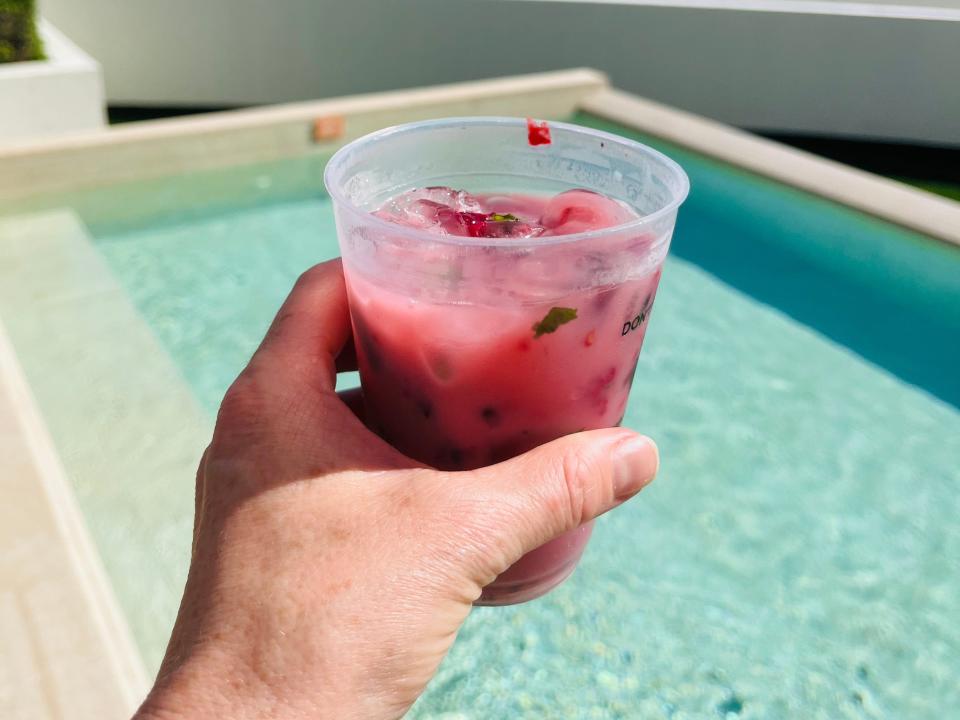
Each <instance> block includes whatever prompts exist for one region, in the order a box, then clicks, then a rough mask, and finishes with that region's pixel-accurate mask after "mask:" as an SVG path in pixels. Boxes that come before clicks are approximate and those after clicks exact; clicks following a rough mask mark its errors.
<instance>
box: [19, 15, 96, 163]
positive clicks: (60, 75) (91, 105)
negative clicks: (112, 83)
mask: <svg viewBox="0 0 960 720" xmlns="http://www.w3.org/2000/svg"><path fill="white" fill-rule="evenodd" d="M40 35H41V37H42V38H43V46H44V51H45V52H46V55H47V59H46V60H37V61H33V62H14V63H3V64H0V144H7V143H10V142H13V141H19V140H24V139H34V138H38V137H44V136H50V135H58V134H61V133H67V132H75V131H78V130H94V129H97V128H102V127H103V126H104V125H105V114H104V95H103V74H102V72H101V70H100V64H99V63H98V62H97V61H96V60H94V59H93V58H92V57H90V56H89V55H87V54H86V53H85V52H84V51H83V50H81V49H80V48H78V47H77V46H76V45H74V44H73V43H72V42H70V40H68V39H67V37H66V36H65V35H63V34H62V33H61V32H59V31H58V30H57V29H56V28H55V27H53V25H51V24H50V23H48V22H46V21H43V20H41V22H40Z"/></svg>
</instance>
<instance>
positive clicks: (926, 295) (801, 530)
mask: <svg viewBox="0 0 960 720" xmlns="http://www.w3.org/2000/svg"><path fill="white" fill-rule="evenodd" d="M583 119H584V118H581V120H583ZM590 122H591V123H595V122H596V121H594V120H592V119H590ZM597 124H600V123H597ZM674 154H675V156H677V157H678V159H679V160H680V161H681V162H682V163H683V164H684V166H685V167H686V169H687V171H688V173H689V174H690V176H691V179H692V181H693V192H692V194H691V198H690V201H689V203H688V205H686V206H685V207H684V208H683V211H682V213H681V221H680V224H679V225H678V230H677V235H676V238H675V249H676V252H675V254H674V256H673V257H672V258H671V259H670V260H669V261H668V264H667V268H666V270H665V272H664V276H663V282H662V286H661V291H660V294H659V295H658V299H657V304H656V310H655V312H654V314H653V318H652V321H651V326H650V331H649V335H648V339H647V342H646V344H645V348H644V352H643V355H642V356H641V360H640V364H639V366H638V370H637V381H636V383H635V385H634V389H633V392H632V396H631V402H630V407H629V411H628V413H627V416H626V420H625V422H626V423H627V424H629V425H631V426H632V427H635V428H638V429H642V430H643V431H645V432H647V433H649V434H650V435H652V436H653V437H655V438H656V439H657V440H658V441H659V443H660V446H661V452H662V457H663V466H662V472H661V475H660V477H659V478H658V480H657V481H656V483H655V484H654V485H653V486H651V487H650V488H648V489H647V490H646V491H644V493H643V494H642V496H641V497H640V498H638V499H637V500H636V501H634V502H632V503H630V504H628V505H627V506H625V507H622V508H620V509H618V510H617V511H616V512H614V513H611V514H610V515H609V516H607V517H605V518H603V519H602V520H601V521H600V522H599V523H598V527H597V530H596V532H595V533H594V538H593V540H592V542H591V545H590V547H589V549H588V551H587V554H586V556H585V557H584V560H583V562H582V563H581V566H580V568H579V569H578V570H577V572H576V573H575V575H574V576H573V577H572V578H571V580H570V581H569V582H567V583H566V584H565V585H563V586H562V587H560V588H559V589H558V590H556V591H555V592H553V593H551V594H550V595H548V596H547V597H545V598H542V599H540V600H538V601H535V602H533V603H529V604H527V605H523V606H518V607H514V608H505V609H493V608H484V609H478V610H476V611H474V613H473V614H472V615H471V617H470V619H469V621H468V622H467V624H466V626H465V628H464V630H463V632H462V633H461V635H460V638H459V639H458V641H457V643H456V645H455V647H454V649H453V651H452V652H451V654H450V656H449V657H448V659H447V660H446V661H445V663H444V664H443V666H442V667H441V669H440V672H439V674H438V676H437V678H436V680H435V681H434V683H433V684H432V685H431V687H430V689H429V691H428V692H427V694H426V695H425V696H424V697H423V698H422V699H421V701H420V702H419V703H418V704H417V705H416V707H415V708H414V710H413V712H412V713H411V717H414V718H435V719H439V718H444V719H446V720H453V719H454V718H464V719H466V718H469V719H471V720H472V719H480V718H502V717H511V718H546V717H549V718H554V717H555V718H560V717H562V718H585V719H586V718H603V719H605V718H673V719H675V720H679V719H680V718H717V717H720V718H727V719H728V720H729V718H824V719H826V718H831V719H832V718H911V719H914V718H945V717H949V716H951V714H952V713H955V712H956V708H957V707H958V706H960V685H958V682H957V678H958V677H960V623H958V622H957V620H958V618H960V561H958V557H960V524H958V523H957V521H956V518H957V517H958V516H960V502H958V500H957V497H958V490H960V470H958V465H960V412H958V409H957V404H958V402H957V401H958V394H957V388H958V387H960V385H958V382H960V379H958V375H960V371H958V367H960V359H958V352H960V349H958V342H960V340H958V339H960V315H958V313H960V301H958V298H960V251H957V250H954V249H949V248H945V247H941V246H939V245H936V244H935V243H932V242H930V241H928V240H926V239H924V238H919V237H916V236H913V235H911V234H909V233H906V232H904V231H902V230H899V229H896V228H893V227H891V226H888V225H885V224H883V223H879V222H876V221H874V220H871V219H868V218H864V217H863V216H860V215H858V214H856V213H853V212H850V211H848V210H846V209H843V208H840V207H838V206H835V205H832V204H830V203H826V202H822V201H819V200H814V199H812V198H810V197H809V196H806V195H803V194H802V193H798V192H795V191H793V190H790V189H787V188H784V187H782V186H779V185H777V184H774V183H770V182H767V181H765V180H760V179H758V178H755V177H752V176H749V175H747V174H744V173H740V172H738V171H733V170H731V169H729V168H726V167H724V166H722V165H718V164H716V163H713V162H712V161H709V160H705V159H703V158H700V157H696V156H693V155H691V154H689V153H680V152H677V153H674ZM321 167H322V161H320V160H313V161H297V162H296V163H291V164H284V163H280V164H277V165H275V166H271V167H264V168H259V169H253V170H246V171H245V173H246V175H245V177H246V180H244V183H245V185H244V187H245V188H246V190H245V191H244V192H245V193H246V194H245V195H244V198H245V199H244V200H243V201H242V202H235V203H233V204H231V202H230V201H228V200H227V201H222V200H216V199H208V200H197V201H196V202H194V203H192V204H189V203H186V202H185V201H184V198H189V197H194V198H212V197H213V196H214V194H211V193H209V192H207V190H208V186H209V185H210V184H211V183H218V182H220V181H221V179H218V178H215V177H214V176H212V175H207V176H196V177H185V178H180V179H177V180H175V181H171V182H170V183H167V184H163V183H161V184H160V185H156V184H154V185H151V186H150V187H149V188H146V189H147V190H149V192H148V193H147V192H144V193H140V194H138V193H137V192H135V191H133V190H129V189H128V191H127V195H126V197H128V198H130V201H129V202H130V204H128V206H127V207H126V208H125V210H124V213H125V214H124V216H123V217H122V218H119V219H118V217H117V213H116V212H115V211H113V210H112V209H111V206H112V205H114V204H116V200H115V198H116V195H115V191H111V190H110V189H107V190H104V191H98V192H97V193H93V194H91V195H88V196H84V197H82V198H80V197H73V198H68V199H60V200H56V199H51V200H50V201H49V202H47V203H46V206H44V207H40V206H36V207H32V208H31V211H32V213H34V215H36V214H37V213H40V214H41V215H43V222H44V223H47V222H49V223H53V225H43V227H44V228H47V227H61V228H63V227H67V228H70V232H71V233H75V234H74V235H70V236H69V237H70V238H71V240H70V241H69V242H67V241H66V240H64V242H63V243H62V244H57V245H55V246H53V247H52V248H49V247H46V246H44V247H45V249H44V250H43V252H44V254H43V255H42V256H41V255H37V257H36V261H37V262H38V263H40V262H44V263H49V262H52V261H51V260H50V258H52V257H56V256H57V253H60V254H64V256H67V255H69V256H70V257H82V258H83V259H84V260H83V262H85V263H88V265H87V266H85V267H87V268H88V269H87V270H86V271H85V272H83V273H78V274H77V276H76V277H74V276H70V279H69V282H71V283H74V284H75V285H76V286H77V288H80V289H83V288H85V287H86V285H85V283H88V282H90V280H89V278H91V277H92V278H95V279H96V282H97V289H96V290H84V291H83V292H81V291H80V290H77V291H76V292H72V293H71V294H70V295H69V297H68V298H67V299H66V300H64V304H66V303H67V302H69V306H70V308H72V312H73V313H75V314H74V315H71V316H70V319H69V323H68V322H67V321H65V320H63V319H61V318H62V316H63V313H62V312H57V313H53V312H50V313H48V314H47V315H42V316H37V315H36V312H35V311H34V310H32V309H31V306H28V305H27V303H26V301H27V299H28V298H29V297H30V292H31V290H30V287H34V286H33V285H29V287H28V284H27V283H24V284H23V286H22V287H20V289H19V290H17V289H16V288H15V287H14V284H13V283H12V282H8V283H6V284H4V283H2V282H0V314H2V316H3V319H4V322H5V323H6V324H7V326H8V330H9V332H10V335H11V337H12V339H13V341H14V344H15V346H16V348H17V351H18V353H19V355H20V358H21V361H22V363H23V365H24V368H25V370H26V372H27V375H28V378H29V379H30V381H31V384H32V386H33V387H34V390H35V393H36V395H37V399H38V402H39V403H40V406H41V409H42V410H43V412H44V415H45V418H46V419H47V422H48V424H49V425H50V428H51V432H52V433H53V435H54V438H55V440H56V442H57V444H58V447H59V448H60V449H61V454H62V455H63V458H64V463H65V465H66V466H67V469H68V472H69V473H70V475H71V477H72V478H73V479H74V482H75V484H76V487H77V491H78V497H79V499H80V502H81V505H82V507H83V510H84V512H85V515H86V518H87V520H88V522H89V524H90V527H91V530H92V532H93V534H94V536H95V539H96V540H97V542H98V545H99V547H100V550H101V553H102V554H103V557H104V562H105V564H106V565H107V568H108V571H109V573H110V576H111V578H112V580H113V582H114V585H115V588H116V590H117V594H118V597H119V598H120V601H121V604H122V605H123V607H124V609H125V611H126V613H127V615H128V617H129V619H130V622H131V626H132V628H133V630H134V633H135V636H136V638H137V640H138V642H139V644H140V647H141V649H142V651H143V653H144V656H145V658H146V659H147V662H148V665H149V667H150V668H151V669H155V668H156V666H157V664H158V662H159V658H160V656H161V654H162V651H163V643H164V641H165V638H166V633H167V632H168V631H169V627H170V624H171V622H172V618H173V613H174V612H175V610H176V602H177V600H178V599H179V592H180V589H181V585H182V581H183V577H184V574H185V568H186V561H187V555H188V552H189V527H190V517H191V512H192V476H191V473H190V468H191V466H192V464H193V463H195V460H196V457H198V452H199V448H200V447H202V444H203V443H204V442H205V440H206V437H205V433H207V432H209V426H210V423H211V422H212V417H213V414H214V413H215V410H216V407H217V405H218V403H219V400H220V397H221V396H222V394H223V392H224V390H225V389H226V387H227V386H228V384H229V383H230V381H231V380H232V379H233V377H234V376H235V375H236V373H237V372H238V371H239V370H240V369H241V368H242V366H243V364H244V363H245V361H246V359H247V358H248V357H249V355H250V353H251V352H252V350H253V348H254V347H255V345H256V343H257V342H258V341H259V339H260V337H261V336H262V334H263V332H264V330H265V328H266V326H267V324H268V322H269V320H270V319H271V317H272V315H273V313H274V312H275V310H276V308H277V307H278V305H279V303H280V302H281V301H282V299H283V297H284V296H285V294H286V292H287V290H288V289H289V287H290V285H291V283H292V282H293V280H294V279H295V278H296V276H297V275H298V274H299V272H300V271H301V270H303V269H304V268H305V267H307V266H308V265H310V264H312V263H314V262H317V261H319V260H322V259H325V258H327V257H331V256H333V255H334V254H335V253H336V244H335V236H334V229H333V219H332V215H331V211H330V206H329V202H328V201H327V199H326V198H325V197H324V196H323V195H322V193H320V192H319V184H318V177H319V175H318V173H319V168H321ZM293 177H296V182H294V181H293V180H292V179H291V178H293ZM158 188H160V189H163V190H164V192H166V193H168V194H167V195H165V197H170V198H174V199H175V200H172V201H171V205H172V208H164V207H161V206H158V205H157V204H156V203H155V202H154V206H153V207H151V208H150V209H149V212H148V210H147V209H143V212H141V213H138V212H135V211H134V210H131V207H132V206H134V205H136V202H138V201H137V200H136V198H137V197H145V196H147V195H149V196H150V197H153V198H155V197H156V196H157V192H158ZM112 192H113V193H114V194H111V193H112ZM241 194H242V193H241ZM218 197H219V196H218ZM111 198H113V199H111ZM161 205H162V203H161ZM65 206H66V207H67V208H69V209H70V210H71V216H72V218H73V219H68V220H65V219H64V218H63V217H62V216H61V215H57V217H55V218H53V219H52V220H51V219H50V218H49V215H50V212H51V209H52V208H63V207H65ZM8 217H9V214H8ZM138 218H140V219H138ZM14 219H16V218H14ZM31 222H34V220H31ZM37 222H39V221H37ZM65 223H66V224H65ZM78 225H79V227H80V231H78V230H77V227H78ZM43 232H44V233H47V234H46V235H44V237H47V235H49V231H48V230H44V231H43ZM57 232H63V233H65V235H64V237H66V233H67V230H65V229H64V230H61V231H57ZM0 238H2V235H0ZM38 252H39V250H38ZM72 265H76V262H74V263H72ZM0 267H2V264H0ZM2 279H3V278H0V280H2ZM41 281H42V279H41V278H39V276H38V278H37V279H36V282H41ZM62 282H67V281H61V284H62ZM103 297H108V298H109V302H104V301H101V300H100V299H98V298H103ZM124 303H126V304H127V305H128V306H129V307H128V309H120V310H118V309H117V308H118V305H123V304H124ZM58 307H63V305H61V306H58ZM31 313H33V314H31ZM38 317H39V320H38ZM38 323H39V324H40V325H41V326H42V327H43V328H44V331H43V332H37V331H35V330H33V329H32V328H35V327H36V326H37V325H38ZM76 328H83V332H81V331H80V330H77V329H76ZM88 328H89V329H88ZM90 333H95V337H97V338H105V339H106V340H102V341H100V342H98V344H97V346H96V347H95V348H94V347H90V344H89V342H88V343H87V344H86V345H83V349H82V350H80V351H78V350H77V349H76V348H77V344H78V343H82V342H83V339H84V338H85V337H87V338H88V337H89V334H90ZM78 336H79V337H78ZM106 345H109V346H106ZM118 386H122V387H124V388H129V390H127V391H125V392H124V393H123V394H122V395H123V397H114V395H111V394H110V393H111V392H114V390H113V389H115V388H116V387H118ZM144 388H147V389H144ZM137 393H140V394H137ZM141 395H142V399H138V400H137V401H136V402H135V403H130V402H129V398H130V397H134V396H135V397H136V398H141ZM105 398H106V399H105ZM125 403H126V404H125ZM97 408H101V409H103V408H105V409H106V411H101V412H99V413H96V412H93V411H94V410H96V409H97ZM94 416H95V419H93V418H94ZM84 418H91V419H90V420H88V421H87V422H86V423H85V424H87V425H95V426H96V428H97V432H96V433H95V434H89V433H88V434H85V433H87V431H86V430H85V429H84V428H83V427H82V425H84ZM91 433H92V431H91ZM103 437H106V438H108V439H107V440H102V438H103ZM97 438H101V440H99V441H98V440H97ZM97 442H99V443H100V444H99V445H97V444H96V443H97ZM171 446H176V449H177V452H173V453H171V451H170V447H171ZM110 455H112V456H113V459H115V460H116V461H117V462H119V463H120V465H121V466H123V467H126V468H137V467H143V464H144V463H146V464H147V466H148V467H153V468H156V471H155V472H142V473H140V474H139V475H136V474H133V473H132V471H130V470H125V471H124V472H122V473H119V472H117V471H115V470H114V469H112V468H111V467H108V466H109V465H115V464H116V462H112V461H111V457H108V456H110ZM131 458H133V459H131ZM124 463H125V464H124Z"/></svg>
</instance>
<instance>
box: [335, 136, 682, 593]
mask: <svg viewBox="0 0 960 720" xmlns="http://www.w3.org/2000/svg"><path fill="white" fill-rule="evenodd" d="M550 130H551V135H552V142H551V143H550V144H548V145H537V146H531V145H530V144H528V142H527V125H526V123H525V121H524V120H522V119H517V118H486V117H477V118H452V119H443V120H431V121H426V122H417V123H411V124H407V125H401V126H398V127H393V128H388V129H386V130H381V131H379V132H375V133H373V134H371V135H367V136H365V137H363V138H360V139H359V140H356V141H354V142H352V143H350V144H349V145H347V146H346V147H344V148H342V149H341V150H340V151H339V152H337V153H336V155H334V157H333V158H332V159H331V160H330V162H329V164H328V165H327V169H326V173H325V182H326V186H327V190H328V191H329V193H330V195H331V197H332V198H333V202H334V209H335V214H336V222H337V232H338V236H339V241H340V249H341V252H342V255H343V266H344V273H345V276H346V281H347V289H348V294H349V300H350V311H351V317H352V321H353V327H354V336H355V339H356V345H357V356H358V360H359V365H360V379H361V384H362V386H363V394H364V402H365V404H366V411H367V421H368V424H369V425H370V426H371V427H372V428H373V429H374V430H375V431H376V432H378V433H379V434H381V435H382V436H383V437H384V438H385V439H386V440H387V441H388V442H390V443H391V444H393V445H394V446H395V447H397V448H398V449H399V450H401V451H402V452H404V453H406V454H407V455H409V456H410V457H413V458H416V459H417V460H420V461H421V462H424V463H427V464H430V465H433V466H435V467H438V468H442V469H447V470H465V469H470V468H476V467H480V466H484V465H490V464H494V463H498V462H501V461H503V460H506V459H507V458H510V457H512V456H514V455H517V454H520V453H523V452H525V451H527V450H529V449H531V448H532V447H535V446H536V445H539V444H541V443H544V442H548V441H550V440H552V439H554V438H557V437H560V436H562V435H565V434H568V433H573V432H578V431H581V430H586V429H595V428H604V427H612V426H615V425H618V424H619V423H620V421H621V420H622V418H623V413H624V411H625V409H626V405H627V396H628V394H629V391H630V387H631V384H632V381H633V375H634V371H635V369H636V364H637V360H638V357H639V353H640V346H641V344H642V342H643V336H644V333H645V330H646V327H647V320H648V318H649V315H650V309H651V307H652V305H653V299H654V295H655V293H656V289H657V284H658V282H659V279H660V268H661V266H662V264H663V260H664V257H665V256H666V254H667V249H668V246H669V244H670V238H671V235H672V233H673V228H674V224H675V222H676V216H677V209H678V208H679V206H680V204H681V203H682V202H683V200H684V198H685V197H686V194H687V190H688V187H689V184H688V181H687V177H686V175H685V174H684V172H683V170H681V169H680V167H679V166H678V165H677V164H676V163H675V162H673V161H672V160H670V159H669V158H667V157H666V156H664V155H662V154H661V153H659V152H656V151H655V150H652V149H651V148H649V147H646V146H644V145H641V144H640V143H636V142H633V141H631V140H627V139H624V138H621V137H617V136H615V135H611V134H608V133H604V132H599V131H596V130H592V129H588V128H584V127H578V126H576V125H568V124H564V123H551V124H550ZM425 186H450V187H453V188H456V189H463V190H468V191H470V192H476V193H481V192H482V193H524V194H555V193H558V192H561V191H563V190H568V189H571V188H585V189H588V190H592V191H595V192H599V193H603V194H605V195H607V196H609V197H613V198H615V199H617V200H620V201H623V202H625V203H627V204H628V205H630V207H632V208H633V209H635V210H636V211H637V212H638V213H639V214H640V218H639V219H637V220H634V221H632V222H629V223H627V224H624V225H620V226H617V227H613V228H606V229H602V230H596V231H592V232H583V233H578V234H575V235H562V236H557V237H547V238H544V237H540V238H475V237H456V236H449V235H437V234H431V233H428V232H427V231H424V230H422V229H417V228H409V227H404V226H399V225H396V224H393V223H391V222H389V221H387V220H384V219H382V218H379V217H376V216H374V215H372V214H371V211H373V210H376V209H377V208H379V207H380V206H382V205H383V203H384V202H385V201H387V200H388V199H389V198H391V197H393V196H395V195H397V194H398V193H401V192H403V191H405V190H408V189H412V188H415V187H425ZM591 529H592V528H591V524H590V523H587V524H585V525H583V526H582V527H580V528H578V529H576V530H574V531H572V532H570V533H567V534H566V535H564V536H562V537H560V538H558V539H556V540H553V541H551V542H548V543H547V544H545V545H543V546H542V547H540V548H538V549H537V550H534V551H533V552H530V553H528V554H527V555H525V556H524V557H523V558H521V559H520V560H519V561H518V562H517V563H516V564H514V565H513V566H512V567H510V568H509V569H508V570H507V571H506V572H504V573H503V574H501V575H500V576H499V577H498V578H497V579H496V580H495V581H494V582H493V583H491V584H490V585H488V586H487V587H486V588H484V590H483V594H482V596H481V598H480V599H479V600H478V603H477V604H481V605H507V604H512V603H518V602H524V601H526V600H531V599H533V598H536V597H539V596H541V595H543V594H544V593H546V592H548V591H549V590H550V589H552V588H553V587H555V586H556V585H558V584H559V583H560V582H562V581H563V580H564V579H565V578H566V577H567V576H568V575H569V574H570V573H571V572H573V569H574V568H575V567H576V564H577V562H578V560H579V559H580V556H581V554H582V553H583V549H584V547H585V545H586V543H587V540H588V539H589V536H590V532H591Z"/></svg>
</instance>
